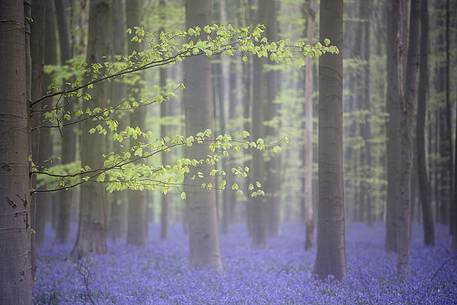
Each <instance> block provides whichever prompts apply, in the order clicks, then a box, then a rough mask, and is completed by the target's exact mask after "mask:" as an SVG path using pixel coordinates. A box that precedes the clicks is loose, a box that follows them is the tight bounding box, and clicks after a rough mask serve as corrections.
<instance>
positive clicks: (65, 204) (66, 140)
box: [54, 0, 76, 244]
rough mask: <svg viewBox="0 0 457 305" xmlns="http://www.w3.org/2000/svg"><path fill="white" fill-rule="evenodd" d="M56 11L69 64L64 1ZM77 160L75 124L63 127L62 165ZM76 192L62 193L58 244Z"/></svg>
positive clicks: (69, 102)
mask: <svg viewBox="0 0 457 305" xmlns="http://www.w3.org/2000/svg"><path fill="white" fill-rule="evenodd" d="M54 3H55V9H56V19H57V29H58V35H59V46H60V64H61V65H65V64H67V62H68V60H70V59H71V57H72V54H71V47H70V34H69V31H68V25H67V19H68V18H67V17H66V12H65V4H64V3H63V0H54ZM75 102H76V101H75V99H74V98H67V97H65V98H64V101H63V105H64V111H65V112H68V113H71V112H72V111H73V104H74V103H75ZM75 158H76V136H75V129H74V124H72V125H66V126H64V127H62V164H68V163H71V162H73V161H75ZM74 195H75V192H74V191H73V190H72V189H70V190H64V191H61V192H60V193H59V194H58V196H59V202H58V205H59V206H58V208H57V228H56V241H57V243H61V244H63V243H65V242H67V241H68V237H69V234H70V213H71V208H72V205H73V203H74Z"/></svg>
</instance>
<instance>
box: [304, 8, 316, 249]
mask: <svg viewBox="0 0 457 305" xmlns="http://www.w3.org/2000/svg"><path fill="white" fill-rule="evenodd" d="M317 8H318V7H317V2H316V1H314V0H307V1H306V2H305V14H306V37H307V38H308V40H309V42H310V43H314V41H315V31H316V14H317ZM313 66H314V65H313V58H311V57H307V58H306V62H305V105H304V116H305V145H304V158H303V167H304V185H303V190H304V194H303V201H304V213H305V215H304V216H305V250H309V249H311V248H312V247H313V243H314V242H313V241H314V227H315V217H314V207H313V125H314V122H313V93H314V73H313V70H314V69H313V68H314V67H313Z"/></svg>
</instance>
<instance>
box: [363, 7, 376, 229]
mask: <svg viewBox="0 0 457 305" xmlns="http://www.w3.org/2000/svg"><path fill="white" fill-rule="evenodd" d="M371 10H372V1H371V0H365V1H361V2H360V16H361V18H366V19H365V20H364V21H365V22H364V23H363V27H362V33H363V41H362V50H361V53H362V59H363V60H364V70H363V80H362V84H363V95H362V107H363V110H365V111H366V113H367V114H366V115H365V119H364V122H363V123H362V124H361V127H360V129H361V130H360V132H361V136H362V138H363V143H364V148H363V150H362V153H361V163H362V171H363V178H364V181H362V185H361V190H360V196H361V198H362V202H361V204H362V206H363V207H364V209H365V215H362V216H363V217H364V219H363V220H364V221H366V222H367V223H368V225H371V224H372V221H373V220H372V205H373V203H372V198H373V197H372V196H371V192H372V191H373V190H372V189H371V185H370V183H368V182H367V180H368V179H369V178H370V177H369V176H368V173H370V172H371V168H372V155H371V151H372V148H371V142H370V139H371V134H372V132H371V122H370V118H371V116H370V113H371V111H372V110H371V105H370V101H371V98H370V97H371V90H370V37H371V29H370V27H371V22H370V18H371Z"/></svg>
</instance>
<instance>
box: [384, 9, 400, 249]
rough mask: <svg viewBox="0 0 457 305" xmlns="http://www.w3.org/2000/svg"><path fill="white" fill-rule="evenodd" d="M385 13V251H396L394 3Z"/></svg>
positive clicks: (397, 175) (397, 172) (397, 92)
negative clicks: (387, 117) (386, 115)
mask: <svg viewBox="0 0 457 305" xmlns="http://www.w3.org/2000/svg"><path fill="white" fill-rule="evenodd" d="M386 9H387V18H388V22H387V44H386V47H387V107H386V108H387V113H388V114H389V122H388V125H387V147H386V153H387V206H386V236H385V248H386V251H397V233H396V232H397V216H396V211H397V204H398V200H399V198H400V183H399V179H400V168H401V167H400V165H401V164H400V154H401V146H400V129H401V127H400V117H401V108H400V106H401V105H400V88H399V81H398V80H399V74H398V73H399V68H398V65H399V63H398V58H397V57H398V45H399V42H398V37H397V35H398V31H399V9H398V3H396V1H393V0H392V1H389V2H388V3H387V4H386Z"/></svg>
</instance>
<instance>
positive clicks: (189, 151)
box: [183, 0, 222, 271]
mask: <svg viewBox="0 0 457 305" xmlns="http://www.w3.org/2000/svg"><path fill="white" fill-rule="evenodd" d="M211 8H212V2H211V0H196V1H195V0H193V1H190V0H186V27H187V28H190V27H195V26H200V27H204V26H205V25H207V24H211ZM184 82H185V83H186V87H187V88H186V90H185V91H184V96H183V100H184V111H185V121H186V135H187V136H190V135H194V134H197V133H198V132H203V131H205V130H206V129H211V128H212V127H213V126H214V122H213V120H214V117H213V116H214V111H213V100H212V96H213V95H212V85H211V64H210V62H209V60H208V59H207V58H205V57H194V58H189V59H188V60H186V61H185V62H184ZM208 148H209V145H208V144H204V143H202V144H197V145H193V146H191V147H186V151H185V154H186V157H187V158H189V159H199V158H201V156H204V155H206V154H207V151H208ZM205 169H206V171H207V172H208V171H209V170H208V165H204V166H203V169H200V171H205ZM194 173H195V172H194ZM188 176H192V172H191V173H190V175H188ZM187 180H188V181H189V182H186V185H187V184H192V181H191V180H190V179H187ZM185 191H186V205H187V209H188V222H189V260H190V265H191V266H192V267H194V268H202V267H204V268H211V269H214V270H217V271H220V270H222V261H221V255H220V249H219V236H218V219H217V213H216V199H215V195H216V194H215V191H214V190H213V191H206V190H201V189H200V187H199V186H196V187H192V186H186V187H185Z"/></svg>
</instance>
